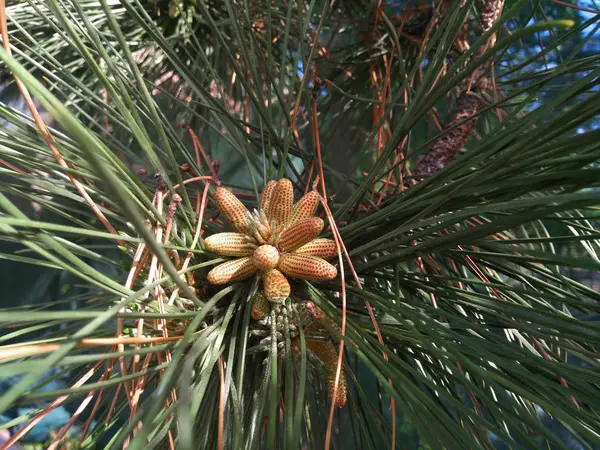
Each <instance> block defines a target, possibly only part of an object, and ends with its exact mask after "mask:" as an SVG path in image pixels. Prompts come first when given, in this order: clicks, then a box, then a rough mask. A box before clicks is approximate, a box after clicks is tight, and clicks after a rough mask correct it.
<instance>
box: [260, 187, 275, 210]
mask: <svg viewBox="0 0 600 450" xmlns="http://www.w3.org/2000/svg"><path fill="white" fill-rule="evenodd" d="M275 186H277V181H274V180H271V181H269V182H268V183H267V184H266V185H265V188H264V190H263V191H262V193H261V194H260V210H261V211H264V212H265V214H266V213H267V211H268V210H269V205H270V204H271V198H272V197H273V191H274V190H275Z"/></svg>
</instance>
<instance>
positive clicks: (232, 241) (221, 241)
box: [204, 233, 256, 256]
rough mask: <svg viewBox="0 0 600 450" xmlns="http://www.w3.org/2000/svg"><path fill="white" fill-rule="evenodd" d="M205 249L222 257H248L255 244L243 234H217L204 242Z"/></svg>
mask: <svg viewBox="0 0 600 450" xmlns="http://www.w3.org/2000/svg"><path fill="white" fill-rule="evenodd" d="M204 245H206V249H207V250H208V251H210V252H214V253H218V254H219V255H223V256H250V255H251V254H252V253H253V252H254V250H256V244H253V243H252V242H250V240H249V239H248V236H247V235H245V234H243V233H217V234H213V235H212V236H209V237H207V238H206V239H205V240H204Z"/></svg>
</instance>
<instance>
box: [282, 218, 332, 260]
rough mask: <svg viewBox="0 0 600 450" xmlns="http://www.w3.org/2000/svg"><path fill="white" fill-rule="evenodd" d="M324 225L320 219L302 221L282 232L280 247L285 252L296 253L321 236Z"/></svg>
mask: <svg viewBox="0 0 600 450" xmlns="http://www.w3.org/2000/svg"><path fill="white" fill-rule="evenodd" d="M324 225H325V224H324V223H323V219H321V218H320V217H307V218H304V219H301V220H299V221H298V222H296V223H295V224H294V225H292V226H290V227H289V228H286V229H285V230H283V231H282V232H281V234H280V236H279V247H280V248H281V249H282V250H283V251H285V252H291V251H294V250H296V249H297V248H298V247H301V246H302V245H304V244H306V243H307V242H310V241H312V240H313V239H314V238H316V237H317V236H318V235H319V234H321V231H323V226H324Z"/></svg>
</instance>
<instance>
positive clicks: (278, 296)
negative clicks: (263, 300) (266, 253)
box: [263, 269, 291, 303]
mask: <svg viewBox="0 0 600 450" xmlns="http://www.w3.org/2000/svg"><path fill="white" fill-rule="evenodd" d="M263 284H264V290H265V296H266V297H267V300H269V301H270V302H273V303H281V302H283V301H285V299H286V298H288V297H289V296H290V290H291V288H290V283H289V282H288V280H287V278H286V277H285V276H284V275H283V274H282V273H281V272H280V271H279V270H277V269H273V270H269V271H268V272H265V275H264V277H263Z"/></svg>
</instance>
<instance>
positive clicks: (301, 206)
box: [288, 191, 321, 226]
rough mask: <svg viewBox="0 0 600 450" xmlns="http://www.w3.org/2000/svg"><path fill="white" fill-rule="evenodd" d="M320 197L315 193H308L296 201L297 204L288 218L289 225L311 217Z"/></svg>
mask: <svg viewBox="0 0 600 450" xmlns="http://www.w3.org/2000/svg"><path fill="white" fill-rule="evenodd" d="M320 198H321V196H320V195H319V193H318V192H317V191H310V192H308V193H306V194H304V196H303V197H302V198H301V199H300V200H298V203H296V204H295V205H294V207H293V208H292V214H291V216H290V220H289V223H288V226H289V225H293V224H294V223H296V222H298V221H299V220H302V219H305V218H307V217H312V216H313V215H314V214H315V211H316V210H317V206H319V200H320Z"/></svg>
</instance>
